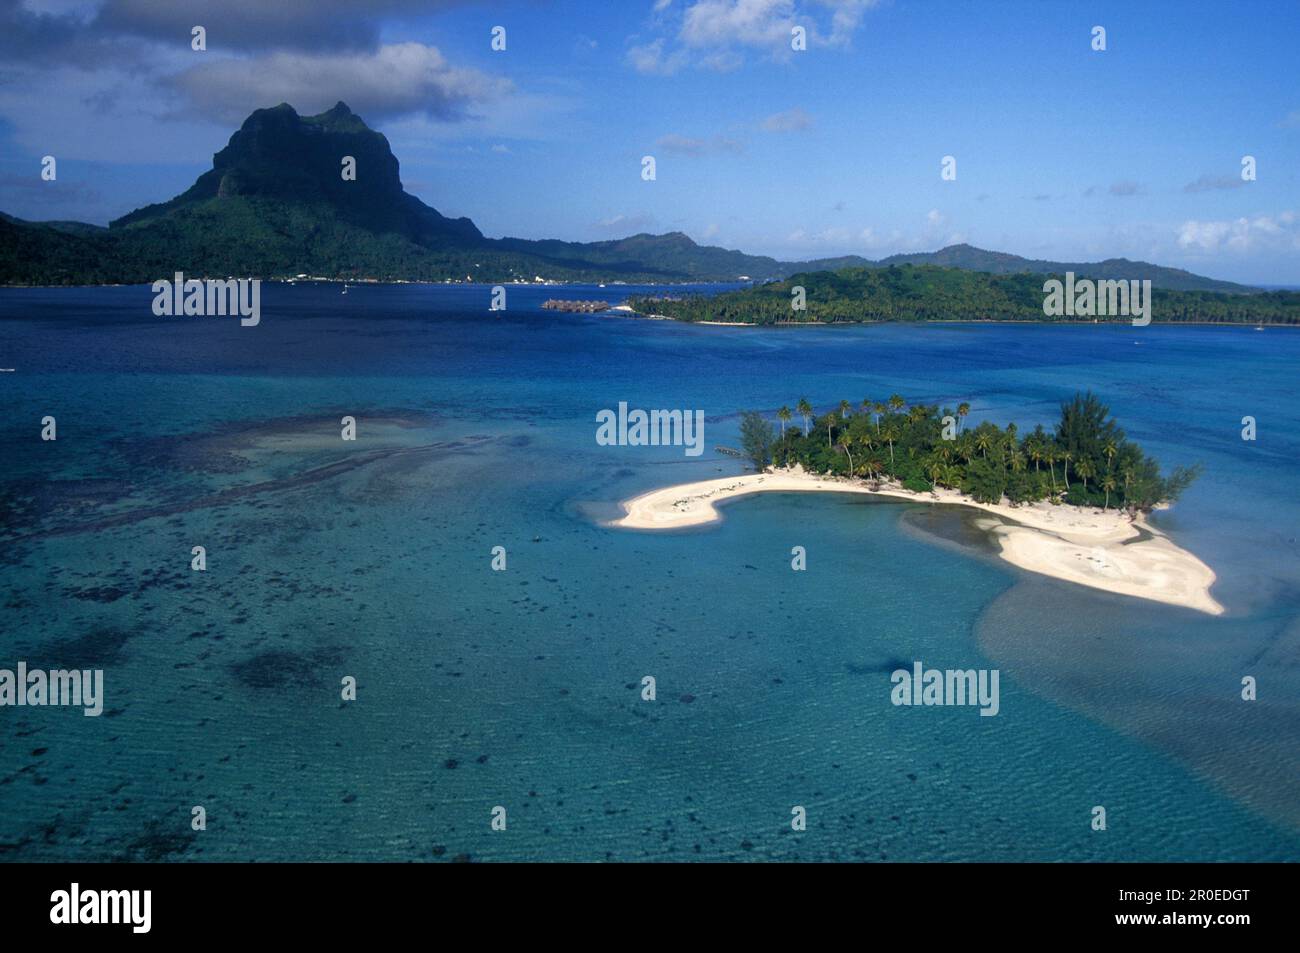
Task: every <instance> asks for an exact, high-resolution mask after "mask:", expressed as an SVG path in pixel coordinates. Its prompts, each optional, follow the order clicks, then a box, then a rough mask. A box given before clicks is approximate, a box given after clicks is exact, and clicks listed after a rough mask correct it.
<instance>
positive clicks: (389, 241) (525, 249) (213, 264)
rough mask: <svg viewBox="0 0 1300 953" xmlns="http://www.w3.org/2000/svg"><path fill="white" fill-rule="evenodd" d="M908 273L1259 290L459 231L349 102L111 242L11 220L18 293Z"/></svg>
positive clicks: (6, 238) (254, 150) (1005, 258)
mask: <svg viewBox="0 0 1300 953" xmlns="http://www.w3.org/2000/svg"><path fill="white" fill-rule="evenodd" d="M344 156H351V157H353V158H354V159H355V161H356V177H355V180H352V181H348V180H345V179H344V178H343V177H342V175H341V174H340V173H341V170H342V159H343V157H344ZM900 262H914V263H919V262H927V263H934V264H942V265H948V266H952V267H956V268H962V269H970V270H978V271H985V272H992V273H997V274H1014V273H1027V272H1036V273H1059V272H1063V271H1067V270H1072V271H1074V272H1075V273H1076V274H1078V275H1080V276H1092V277H1125V278H1129V277H1132V278H1150V279H1151V280H1152V281H1153V282H1154V283H1155V285H1156V286H1157V287H1168V288H1178V289H1198V290H1213V291H1235V292H1247V291H1251V290H1253V289H1248V288H1245V287H1243V286H1241V285H1233V284H1231V283H1229V282H1219V281H1214V280H1213V279H1209V278H1201V277H1199V276H1197V275H1192V274H1189V273H1188V272H1184V271H1179V270H1177V269H1172V268H1161V267H1159V266H1156V265H1149V264H1146V263H1143V262H1128V261H1125V260H1123V259H1115V260H1111V261H1106V262H1100V263H1097V264H1086V263H1083V264H1074V265H1071V264H1066V263H1061V262H1046V261H1033V260H1030V259H1025V258H1020V257H1018V256H1015V255H1005V254H1000V253H997V252H987V251H982V250H981V249H977V248H972V247H971V246H969V245H954V246H951V247H949V248H944V249H941V250H940V251H938V252H931V253H926V254H923V255H906V256H894V258H890V259H885V260H884V261H883V262H872V261H869V260H868V259H865V258H859V257H857V256H852V255H850V256H843V257H839V258H830V259H821V260H818V261H810V262H783V261H778V260H776V259H774V258H770V257H767V256H763V255H747V254H745V253H743V252H739V251H734V250H729V249H725V248H718V247H716V246H709V245H699V244H696V243H695V242H694V241H692V240H691V239H690V238H689V237H687V236H686V235H684V234H682V233H681V232H671V233H669V234H666V235H649V234H644V233H643V234H638V235H632V236H629V237H628V238H623V239H618V240H616V241H604V242H565V241H559V240H532V239H522V238H501V239H490V238H485V237H484V236H483V234H482V233H481V232H480V231H479V230H478V228H477V227H476V226H475V225H474V223H473V222H472V221H470V220H469V219H468V218H456V219H453V218H448V217H446V216H444V215H442V214H441V213H439V212H438V211H437V210H435V209H433V208H430V207H429V206H427V205H425V204H424V203H423V202H421V201H420V200H419V199H418V198H416V197H415V196H413V195H410V194H409V193H407V192H406V191H405V190H404V189H403V188H402V183H401V176H400V168H399V165H398V161H397V158H396V157H395V156H394V155H393V153H392V150H391V149H390V148H389V145H388V140H387V139H386V138H385V137H384V136H383V135H382V134H380V133H378V132H375V131H374V130H372V129H370V128H369V127H368V126H366V124H365V123H364V122H363V121H362V120H361V118H360V117H359V116H357V115H356V114H355V113H353V112H352V111H351V110H350V109H349V108H348V107H347V106H346V105H345V104H344V103H338V104H337V105H335V106H334V108H332V109H330V110H328V111H326V112H324V113H321V114H320V115H318V116H300V115H298V113H297V112H296V111H295V110H294V109H293V107H292V106H290V105H288V104H287V103H281V104H280V105H279V106H275V107H273V108H270V109H259V110H257V111H256V112H254V113H253V114H252V115H250V116H249V117H248V119H247V120H245V122H244V124H243V125H242V126H241V127H240V128H239V130H237V131H236V132H235V133H234V135H232V136H231V137H230V141H229V143H228V144H227V146H226V147H225V148H224V149H222V150H221V151H220V152H218V153H217V154H216V155H215V156H213V160H212V168H211V169H210V170H208V171H207V172H205V173H203V174H202V175H201V176H199V178H198V179H197V180H196V181H195V183H194V185H192V186H191V187H190V188H189V189H187V190H186V191H185V192H183V193H181V194H180V195H178V196H176V197H175V198H173V199H170V200H169V201H166V202H160V203H157V204H154V205H148V206H145V207H144V208H140V209H136V210H135V211H133V212H131V213H130V214H128V215H124V216H122V217H121V218H119V219H117V220H116V221H114V222H112V223H110V226H109V227H108V228H101V227H98V226H94V225H86V224H82V223H79V222H44V223H41V222H25V221H22V220H20V219H16V218H12V217H10V216H5V215H3V214H0V283H5V284H94V283H111V282H149V281H153V280H155V279H157V278H159V277H164V276H168V275H171V274H172V273H173V272H175V271H178V270H179V271H183V272H185V273H186V274H188V275H192V276H195V277H201V276H204V275H219V276H225V275H236V276H252V277H262V278H277V277H290V276H293V275H298V274H310V275H316V276H325V277H335V278H354V279H355V278H378V279H387V280H400V279H410V280H425V281H438V280H456V281H464V280H473V281H490V282H498V281H517V280H523V281H531V280H533V279H534V278H536V277H539V276H540V277H543V278H547V279H554V280H562V281H628V282H681V281H735V280H738V279H749V280H753V281H758V282H765V281H771V280H776V279H781V278H786V277H789V276H790V275H792V274H794V273H796V272H808V271H820V270H826V269H839V268H845V267H862V268H878V267H887V266H888V265H889V264H893V263H900Z"/></svg>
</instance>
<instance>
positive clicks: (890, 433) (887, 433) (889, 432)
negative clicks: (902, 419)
mask: <svg viewBox="0 0 1300 953" xmlns="http://www.w3.org/2000/svg"><path fill="white" fill-rule="evenodd" d="M881 436H882V437H884V438H885V440H886V441H887V442H888V443H889V469H891V470H892V469H893V468H894V441H895V440H897V439H898V431H897V430H895V429H894V425H893V424H889V425H888V426H887V427H885V430H884V432H883V433H882V434H881Z"/></svg>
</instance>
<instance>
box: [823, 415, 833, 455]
mask: <svg viewBox="0 0 1300 953" xmlns="http://www.w3.org/2000/svg"><path fill="white" fill-rule="evenodd" d="M822 423H824V424H825V425H826V448H827V449H828V450H829V449H830V446H831V437H832V436H833V435H834V434H835V414H834V413H830V414H827V415H826V416H825V417H823V418H822Z"/></svg>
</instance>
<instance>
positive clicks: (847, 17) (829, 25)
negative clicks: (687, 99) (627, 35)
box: [627, 0, 877, 75]
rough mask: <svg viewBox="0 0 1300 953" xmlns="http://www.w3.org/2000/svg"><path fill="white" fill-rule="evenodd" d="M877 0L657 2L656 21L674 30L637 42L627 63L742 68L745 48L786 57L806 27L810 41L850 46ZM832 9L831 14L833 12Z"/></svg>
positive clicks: (649, 69)
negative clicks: (797, 30)
mask: <svg viewBox="0 0 1300 953" xmlns="http://www.w3.org/2000/svg"><path fill="white" fill-rule="evenodd" d="M876 2H877V0H694V2H691V3H689V4H686V5H685V6H684V8H683V9H682V10H681V12H680V14H678V13H677V12H676V10H675V9H670V8H671V4H669V3H656V4H655V7H654V13H655V20H656V26H658V28H659V29H661V30H663V31H665V33H666V34H671V32H672V24H673V23H676V33H675V34H674V35H664V36H659V37H658V38H656V39H653V40H650V41H648V42H641V43H638V42H634V41H636V40H637V39H639V38H637V37H633V38H632V40H630V41H629V42H631V43H632V45H631V46H630V48H629V50H628V54H627V58H628V63H629V64H630V65H631V66H632V68H633V69H635V70H637V71H638V72H641V73H647V74H658V75H670V74H672V73H675V72H677V71H678V70H680V69H681V68H682V67H684V66H687V65H693V66H697V67H701V68H704V69H712V70H718V71H725V70H734V69H738V68H739V67H740V66H741V65H743V63H744V51H757V52H765V53H767V54H768V55H769V56H772V57H775V58H778V59H786V58H788V57H789V56H790V54H791V48H790V39H791V32H792V30H793V29H794V27H796V26H801V27H803V28H804V30H805V31H806V33H807V38H808V46H809V48H810V49H811V48H813V47H819V46H820V47H843V46H847V45H848V43H849V41H850V40H851V39H852V37H853V34H854V33H855V32H856V31H857V29H858V27H859V25H860V24H861V21H862V16H863V14H864V13H865V12H866V10H867V9H868V8H870V7H872V6H875V4H876ZM828 14H829V16H828Z"/></svg>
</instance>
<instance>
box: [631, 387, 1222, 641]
mask: <svg viewBox="0 0 1300 953" xmlns="http://www.w3.org/2000/svg"><path fill="white" fill-rule="evenodd" d="M969 413H970V407H969V405H967V404H964V403H963V404H960V405H958V406H957V407H956V408H953V409H950V408H946V407H945V408H940V407H937V406H934V405H925V404H917V405H913V406H908V404H907V402H906V401H905V400H904V399H903V398H902V397H901V396H899V395H897V394H896V395H893V396H892V397H890V398H888V399H887V400H879V401H877V400H872V399H867V400H864V401H862V402H861V403H860V404H859V405H856V406H855V405H853V404H851V403H850V402H849V401H841V402H840V404H839V405H838V406H837V407H835V408H833V409H832V410H830V411H829V412H826V413H823V414H820V415H819V414H817V413H816V412H815V411H814V409H813V407H812V406H811V404H810V403H809V402H808V401H807V400H806V399H800V400H799V401H798V402H797V403H796V405H795V407H794V409H793V410H792V409H791V408H789V407H788V406H786V407H782V408H780V410H778V411H777V412H776V421H777V423H776V424H773V422H772V420H770V419H769V418H768V417H767V416H765V415H763V414H760V413H758V412H755V411H747V412H745V413H744V414H743V415H742V418H741V444H742V447H743V451H744V455H745V456H746V457H747V458H748V459H749V461H750V462H751V463H752V464H753V465H754V467H755V468H756V469H757V471H758V472H757V473H752V474H747V475H743V476H738V477H729V478H728V477H724V478H721V479H716V480H706V481H701V482H698V483H692V484H686V485H683V486H674V487H667V488H665V489H661V490H655V491H653V492H651V493H647V494H643V495H641V496H638V497H636V498H634V499H632V500H628V501H625V502H624V504H623V507H624V510H625V513H624V515H623V516H622V517H621V518H620V519H617V520H614V521H613V522H612V523H611V524H610V525H613V526H618V527H623V528H630V529H679V528H684V527H688V526H696V525H700V524H703V523H709V522H712V521H715V520H717V519H719V518H720V517H719V514H718V512H717V510H716V509H715V508H714V507H715V504H717V503H719V502H722V501H724V500H727V499H731V498H734V497H738V496H744V495H748V494H751V493H756V492H806V491H829V492H840V493H869V494H875V495H880V496H885V497H892V498H898V499H905V500H914V501H917V502H929V503H942V504H956V505H964V506H969V507H974V508H976V509H980V510H983V511H985V512H987V513H990V514H993V515H995V516H997V517H999V519H997V520H985V521H983V522H982V523H981V524H980V525H981V528H983V529H985V530H987V531H988V532H990V533H991V534H992V535H993V536H994V538H995V539H996V540H997V541H998V543H999V546H1000V555H1001V556H1002V558H1003V559H1005V560H1006V561H1008V562H1010V563H1012V564H1014V565H1016V566H1019V567H1020V568H1022V569H1027V570H1030V571H1032V572H1037V573H1041V574H1044V575H1048V576H1053V577H1055V578H1058V579H1064V580H1067V581H1070V582H1075V583H1078V584H1080V585H1085V586H1090V587H1092V588H1096V589H1103V590H1106V591H1109V592H1114V593H1119V594H1123V595H1130V596H1137V597H1139V598H1144V599H1151V600H1154V601H1158V602H1165V603H1170V604H1174V605H1180V606H1184V607H1187V608H1192V609H1197V610H1199V611H1202V612H1208V613H1211V614H1215V615H1217V614H1220V613H1222V612H1223V607H1222V606H1221V605H1220V604H1219V603H1218V602H1217V601H1215V600H1214V599H1213V597H1211V595H1210V592H1209V590H1210V586H1211V585H1212V584H1213V582H1214V580H1215V575H1214V572H1213V570H1211V569H1210V567H1209V566H1207V565H1205V563H1203V562H1201V561H1200V560H1199V559H1198V558H1197V557H1196V556H1194V555H1193V554H1192V553H1190V552H1187V551H1186V550H1183V549H1181V548H1179V547H1178V546H1176V545H1174V543H1173V542H1172V541H1170V540H1169V538H1168V537H1167V536H1165V535H1164V534H1163V533H1161V532H1160V531H1159V530H1157V529H1155V528H1154V527H1152V526H1151V525H1150V524H1149V523H1148V522H1147V521H1146V518H1145V516H1146V514H1148V513H1149V512H1150V511H1152V510H1154V509H1157V508H1162V507H1165V506H1168V505H1170V504H1172V503H1173V502H1174V501H1175V500H1176V499H1177V498H1178V497H1179V495H1180V494H1181V493H1182V492H1183V490H1185V489H1186V488H1187V486H1188V485H1189V484H1190V483H1191V482H1192V481H1193V480H1194V479H1195V478H1196V476H1197V474H1198V472H1199V468H1197V467H1177V468H1174V469H1173V470H1172V471H1171V472H1170V473H1169V474H1167V475H1165V474H1162V473H1161V470H1160V466H1159V464H1158V463H1157V461H1156V460H1154V459H1152V458H1151V457H1150V456H1148V455H1147V454H1145V453H1144V452H1143V451H1142V449H1141V447H1139V446H1138V445H1137V444H1136V443H1134V442H1132V441H1130V440H1129V439H1128V438H1127V437H1126V436H1125V434H1124V431H1123V430H1122V429H1121V428H1120V427H1119V425H1118V424H1117V423H1116V422H1115V421H1114V420H1113V419H1112V418H1111V417H1110V412H1109V409H1108V408H1107V407H1106V406H1105V405H1104V404H1102V403H1101V401H1100V400H1099V399H1098V398H1097V397H1096V396H1094V395H1093V394H1091V393H1088V394H1076V395H1075V396H1074V397H1073V398H1072V399H1071V400H1069V401H1066V402H1064V403H1063V404H1062V405H1061V417H1060V420H1059V422H1058V423H1057V424H1056V426H1055V427H1054V428H1053V430H1052V431H1051V432H1049V431H1047V430H1046V429H1045V428H1044V427H1042V426H1041V425H1039V426H1037V427H1035V428H1034V429H1033V430H1032V431H1030V432H1029V433H1027V434H1024V435H1021V434H1020V432H1019V430H1018V429H1017V427H1016V425H1015V424H1014V423H1012V424H1008V425H1007V426H1006V428H999V427H998V426H997V425H996V424H993V423H991V422H988V421H983V422H981V423H979V424H978V425H977V426H975V427H973V428H967V427H966V426H965V421H966V418H967V416H968V415H969ZM796 418H797V421H796ZM778 425H779V431H778Z"/></svg>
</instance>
